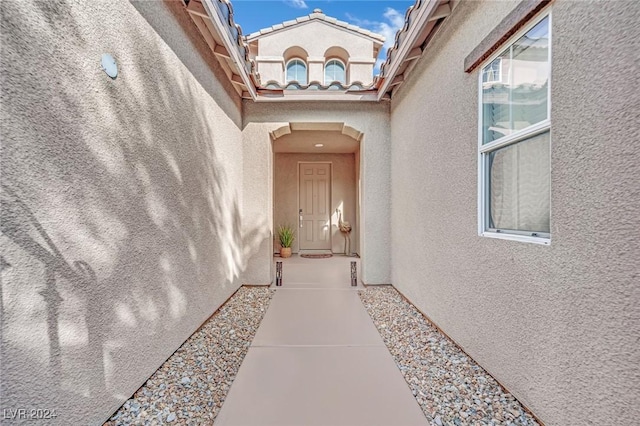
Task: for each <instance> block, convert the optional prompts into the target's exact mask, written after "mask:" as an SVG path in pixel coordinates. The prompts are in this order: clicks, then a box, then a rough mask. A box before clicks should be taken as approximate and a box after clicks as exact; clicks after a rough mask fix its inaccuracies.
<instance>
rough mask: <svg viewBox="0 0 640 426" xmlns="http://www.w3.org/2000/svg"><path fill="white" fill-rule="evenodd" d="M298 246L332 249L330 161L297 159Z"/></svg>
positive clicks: (313, 248)
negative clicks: (298, 160)
mask: <svg viewBox="0 0 640 426" xmlns="http://www.w3.org/2000/svg"><path fill="white" fill-rule="evenodd" d="M299 172H300V173H299V175H300V182H299V188H300V189H299V190H300V206H299V211H298V214H299V215H300V222H299V229H298V231H299V232H298V238H299V244H300V250H330V249H331V222H330V214H329V208H330V199H331V193H330V191H331V165H330V164H328V163H300V170H299Z"/></svg>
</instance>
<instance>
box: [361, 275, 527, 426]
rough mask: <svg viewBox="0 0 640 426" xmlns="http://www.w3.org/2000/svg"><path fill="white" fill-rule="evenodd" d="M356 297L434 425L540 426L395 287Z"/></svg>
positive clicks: (376, 289) (377, 289) (371, 291)
mask: <svg viewBox="0 0 640 426" xmlns="http://www.w3.org/2000/svg"><path fill="white" fill-rule="evenodd" d="M358 294H359V295H360V298H361V299H362V302H363V303H364V305H365V308H366V309H367V312H369V315H370V316H371V318H372V319H373V322H374V323H375V325H376V328H377V329H378V332H379V333H380V335H381V336H382V338H383V340H384V342H385V344H386V345H387V348H389V351H390V352H391V354H392V355H393V357H394V358H395V361H396V365H397V366H398V368H399V369H400V371H401V372H402V374H403V376H404V378H405V380H406V381H407V384H408V385H409V388H410V389H411V391H412V392H413V395H414V396H415V398H416V400H417V401H418V404H419V405H420V407H421V408H422V411H423V412H424V414H425V416H426V417H427V420H429V421H430V423H431V424H432V425H438V426H441V425H455V426H460V425H474V426H475V425H538V423H537V422H536V421H535V419H534V418H533V416H532V415H531V413H530V412H529V411H527V410H526V409H524V408H523V407H522V405H521V404H520V403H519V402H518V401H517V400H516V399H515V398H514V397H513V395H511V394H510V393H509V392H507V391H506V390H505V389H504V388H503V387H502V386H500V384H498V383H497V382H496V381H495V379H494V378H493V377H491V376H490V375H489V374H488V373H487V372H486V371H484V370H483V369H482V367H480V366H479V365H478V364H476V362H475V361H474V360H473V359H471V358H470V357H468V356H467V355H466V354H465V353H464V352H463V351H462V350H461V349H460V348H459V347H458V346H457V345H456V344H455V343H453V342H452V341H451V340H449V339H448V338H447V337H446V336H445V335H444V334H442V333H441V332H440V331H438V329H437V328H436V327H435V326H433V325H432V324H431V323H430V322H429V321H428V320H427V319H426V318H425V317H424V316H423V315H422V314H421V313H420V312H419V311H418V310H417V309H416V308H415V307H414V306H413V305H411V304H410V303H408V302H407V301H406V300H405V299H404V298H403V297H402V295H400V293H398V292H397V291H396V290H395V289H394V288H393V287H391V286H380V287H367V288H366V289H365V290H360V291H358Z"/></svg>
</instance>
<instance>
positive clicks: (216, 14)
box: [202, 0, 257, 100]
mask: <svg viewBox="0 0 640 426" xmlns="http://www.w3.org/2000/svg"><path fill="white" fill-rule="evenodd" d="M202 5H203V6H204V8H205V10H206V11H207V13H208V14H209V17H210V18H211V20H212V21H213V23H214V24H215V26H216V27H217V28H219V29H220V38H222V43H223V44H224V47H225V48H226V49H227V52H229V54H230V55H231V58H232V59H233V61H235V63H236V64H238V71H239V73H240V78H242V81H243V82H244V85H245V86H246V88H247V91H248V92H249V94H250V95H251V98H252V99H253V100H256V98H257V92H256V88H255V85H254V83H253V81H252V79H251V77H250V76H249V73H247V70H246V68H245V67H244V65H243V64H244V63H245V60H244V58H242V57H241V56H240V51H239V50H238V43H237V40H233V38H232V37H231V33H230V32H229V25H228V24H227V23H225V22H224V20H223V17H222V12H221V11H220V8H219V7H218V0H202Z"/></svg>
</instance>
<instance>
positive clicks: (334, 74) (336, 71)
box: [324, 59, 347, 84]
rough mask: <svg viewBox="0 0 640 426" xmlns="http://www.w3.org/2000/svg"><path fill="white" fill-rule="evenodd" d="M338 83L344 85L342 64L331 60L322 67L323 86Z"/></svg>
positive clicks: (344, 73) (344, 77)
mask: <svg viewBox="0 0 640 426" xmlns="http://www.w3.org/2000/svg"><path fill="white" fill-rule="evenodd" d="M334 81H338V82H340V83H342V84H346V82H347V76H346V72H345V67H344V64H343V63H342V62H340V61H338V60H337V59H332V60H330V61H329V62H327V64H326V65H325V66H324V84H331V83H333V82H334Z"/></svg>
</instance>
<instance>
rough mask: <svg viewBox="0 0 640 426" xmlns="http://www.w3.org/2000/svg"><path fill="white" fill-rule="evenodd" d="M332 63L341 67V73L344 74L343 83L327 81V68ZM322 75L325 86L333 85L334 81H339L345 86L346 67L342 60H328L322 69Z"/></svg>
mask: <svg viewBox="0 0 640 426" xmlns="http://www.w3.org/2000/svg"><path fill="white" fill-rule="evenodd" d="M332 62H337V63H339V64H340V65H342V71H343V72H344V81H342V80H331V81H327V66H328V65H329V64H330V63H332ZM322 74H323V76H322V77H323V81H324V84H325V86H326V85H328V84H331V83H333V82H334V81H339V82H340V83H342V84H343V85H346V84H347V66H346V65H345V63H344V62H342V60H340V59H338V58H331V59H329V60H328V61H327V62H326V63H325V64H324V66H323V67H322Z"/></svg>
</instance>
